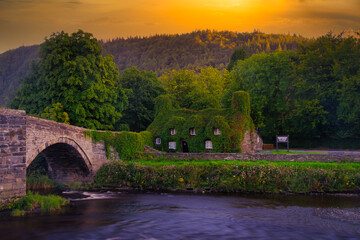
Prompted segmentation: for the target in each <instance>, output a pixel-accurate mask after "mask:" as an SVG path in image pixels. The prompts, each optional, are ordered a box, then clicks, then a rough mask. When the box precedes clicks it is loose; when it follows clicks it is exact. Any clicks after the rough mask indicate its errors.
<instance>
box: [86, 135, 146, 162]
mask: <svg viewBox="0 0 360 240" xmlns="http://www.w3.org/2000/svg"><path fill="white" fill-rule="evenodd" d="M84 134H85V135H86V136H89V137H91V138H92V140H93V141H94V142H100V141H104V145H105V150H106V157H107V158H108V159H117V156H118V157H119V158H120V159H131V158H132V157H133V156H134V155H135V153H137V152H143V151H144V147H145V145H148V146H152V136H151V133H150V132H148V131H142V132H140V133H136V132H127V131H123V132H119V133H113V132H100V131H85V132H84ZM111 148H113V150H114V151H115V152H112V149H111Z"/></svg>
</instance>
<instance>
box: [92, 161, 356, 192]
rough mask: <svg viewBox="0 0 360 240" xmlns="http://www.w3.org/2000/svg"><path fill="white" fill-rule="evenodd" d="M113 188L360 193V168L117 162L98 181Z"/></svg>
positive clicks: (350, 165)
mask: <svg viewBox="0 0 360 240" xmlns="http://www.w3.org/2000/svg"><path fill="white" fill-rule="evenodd" d="M95 182H96V184H98V185H100V186H111V187H124V186H128V187H134V188H140V189H155V190H170V189H189V188H193V189H197V190H201V191H202V190H211V191H223V192H238V191H250V192H283V191H287V192H296V193H309V192H359V191H360V163H320V162H306V163H303V162H265V161H259V162H244V161H196V160H192V161H183V160H173V161H168V160H167V161H165V160H157V161H156V160H154V161H145V160H138V161H137V160H134V161H125V162H123V161H113V162H112V163H109V164H106V165H104V166H103V167H102V168H101V169H100V170H99V171H98V172H97V174H96V176H95Z"/></svg>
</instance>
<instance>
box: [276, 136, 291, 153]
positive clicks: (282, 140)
mask: <svg viewBox="0 0 360 240" xmlns="http://www.w3.org/2000/svg"><path fill="white" fill-rule="evenodd" d="M279 143H287V150H288V151H289V136H276V151H278V150H279V146H278V145H279Z"/></svg>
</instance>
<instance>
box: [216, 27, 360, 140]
mask: <svg viewBox="0 0 360 240" xmlns="http://www.w3.org/2000/svg"><path fill="white" fill-rule="evenodd" d="M359 62H360V41H359V38H358V37H343V36H342V35H333V34H331V33H329V34H327V35H325V36H322V37H319V38H317V39H315V40H314V41H312V42H310V43H308V44H306V45H303V46H301V48H300V49H299V50H297V51H277V52H274V53H270V54H266V53H260V54H256V55H253V56H251V57H250V58H248V59H246V60H244V61H238V62H237V64H236V66H235V67H234V69H233V70H232V71H231V74H232V76H233V82H232V83H231V84H230V87H229V89H228V91H227V92H226V93H225V95H224V96H223V103H224V104H225V105H228V104H229V101H230V97H231V94H232V93H233V92H235V91H238V90H244V91H247V92H249V93H250V96H251V108H252V111H251V114H252V117H253V119H254V121H255V124H256V125H257V126H258V127H261V128H262V130H261V134H262V136H264V137H265V138H266V139H273V138H274V136H275V135H277V134H289V135H291V136H292V137H295V138H326V139H329V138H337V139H343V138H359V131H360V107H359V106H360V94H359V92H360V91H359V90H360V77H359V76H360V65H359Z"/></svg>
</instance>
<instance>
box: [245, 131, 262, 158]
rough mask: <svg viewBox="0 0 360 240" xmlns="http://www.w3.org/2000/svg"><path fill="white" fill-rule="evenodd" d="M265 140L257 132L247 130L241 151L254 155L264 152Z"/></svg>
mask: <svg viewBox="0 0 360 240" xmlns="http://www.w3.org/2000/svg"><path fill="white" fill-rule="evenodd" d="M262 148H263V140H262V139H261V137H260V136H259V134H258V133H257V132H256V131H251V130H247V131H246V132H245V135H244V139H243V140H242V142H241V150H242V152H244V153H254V152H255V151H258V150H262Z"/></svg>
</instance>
